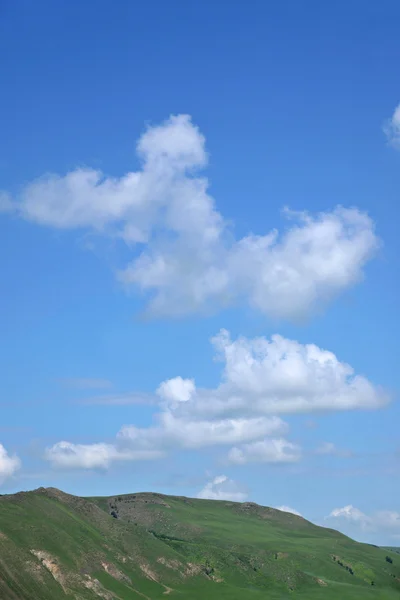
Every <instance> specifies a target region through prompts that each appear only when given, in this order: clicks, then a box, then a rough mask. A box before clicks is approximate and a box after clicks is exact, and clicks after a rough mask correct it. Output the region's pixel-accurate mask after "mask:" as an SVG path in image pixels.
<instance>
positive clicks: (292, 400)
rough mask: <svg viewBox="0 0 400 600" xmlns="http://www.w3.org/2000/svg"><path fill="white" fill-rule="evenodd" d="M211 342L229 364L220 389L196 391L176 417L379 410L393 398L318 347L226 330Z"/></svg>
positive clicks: (276, 337) (274, 336)
mask: <svg viewBox="0 0 400 600" xmlns="http://www.w3.org/2000/svg"><path fill="white" fill-rule="evenodd" d="M212 343H213V345H214V347H215V349H216V350H217V352H218V356H219V358H220V359H221V361H223V362H224V369H223V374H222V381H221V383H220V385H219V386H218V387H217V388H215V389H201V388H200V389H196V390H195V391H194V392H193V391H192V393H191V398H190V399H189V400H188V401H187V402H185V403H180V404H179V406H177V407H176V410H175V413H176V414H179V415H190V416H191V417H193V415H196V416H197V418H200V417H201V416H202V415H208V418H210V417H211V416H213V417H214V418H216V417H220V418H222V417H223V416H225V417H226V416H232V415H240V416H241V417H249V416H252V415H254V414H256V415H259V416H261V415H266V414H280V413H281V414H285V413H287V414H290V413H312V412H317V411H342V410H352V409H374V408H379V407H381V406H383V405H384V404H386V403H387V402H388V399H389V398H388V396H387V394H386V393H385V392H384V391H383V390H381V389H380V388H378V387H375V386H374V385H373V384H372V383H370V382H369V381H368V380H367V379H366V378H365V377H363V376H361V375H356V374H355V373H354V370H353V368H352V367H351V366H350V365H348V364H346V363H342V362H340V361H339V360H338V359H337V357H336V356H335V355H334V354H333V353H332V352H329V351H327V350H323V349H321V348H319V347H318V346H316V345H314V344H300V343H299V342H297V341H294V340H289V339H286V338H284V337H282V336H280V335H273V336H272V337H271V339H270V340H269V339H267V338H265V337H259V338H253V339H248V338H245V337H239V338H237V339H236V340H231V338H230V335H229V332H227V331H225V330H221V331H220V333H219V334H218V335H217V336H215V337H214V338H213V339H212Z"/></svg>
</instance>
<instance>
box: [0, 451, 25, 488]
mask: <svg viewBox="0 0 400 600" xmlns="http://www.w3.org/2000/svg"><path fill="white" fill-rule="evenodd" d="M20 467H21V461H20V459H19V458H18V456H16V455H15V454H14V455H12V456H10V455H9V454H8V452H7V450H6V449H5V448H4V446H3V445H2V444H0V485H1V484H2V483H3V482H4V481H5V480H6V479H8V478H9V477H12V476H13V475H14V473H15V472H16V471H17V470H18V469H19V468H20Z"/></svg>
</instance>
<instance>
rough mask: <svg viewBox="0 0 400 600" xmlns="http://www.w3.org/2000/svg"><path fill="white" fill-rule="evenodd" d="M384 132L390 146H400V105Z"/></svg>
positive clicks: (386, 124)
mask: <svg viewBox="0 0 400 600" xmlns="http://www.w3.org/2000/svg"><path fill="white" fill-rule="evenodd" d="M383 130H384V132H385V134H386V137H387V140H388V142H389V143H390V144H393V145H394V146H400V104H399V105H398V106H397V107H396V108H395V110H394V113H393V115H392V116H391V118H390V119H389V120H388V121H387V122H386V123H385V125H384V128H383Z"/></svg>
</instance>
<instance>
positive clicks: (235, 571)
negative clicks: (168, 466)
mask: <svg viewBox="0 0 400 600" xmlns="http://www.w3.org/2000/svg"><path fill="white" fill-rule="evenodd" d="M388 555H389V556H390V558H391V560H392V562H390V561H388V560H386V557H387V556H388ZM166 596H169V597H170V598H171V599H172V598H176V599H182V600H183V599H193V600H200V599H202V600H203V599H204V598H207V599H208V600H217V599H218V600H228V599H229V600H258V599H260V600H261V599H262V598H263V599H265V598H269V599H272V600H274V599H284V598H299V599H309V600H313V599H315V600H317V599H322V598H324V599H325V598H328V600H329V598H336V599H343V600H346V599H351V600H357V599H361V598H362V599H367V600H368V599H373V598H374V599H376V600H378V599H379V600H384V599H387V600H391V599H393V600H394V599H395V598H400V556H399V555H398V554H396V553H394V552H391V551H390V550H386V549H385V550H383V549H380V548H377V547H376V546H372V545H367V544H359V543H357V542H354V541H353V540H351V539H349V538H347V537H346V536H344V535H342V534H340V533H338V532H336V531H333V530H331V529H325V528H321V527H317V526H316V525H313V524H312V523H310V522H308V521H306V520H305V519H302V518H301V517H298V516H295V515H292V514H289V513H284V512H281V511H278V510H274V509H271V508H265V507H261V506H258V505H256V504H252V503H243V504H240V503H233V502H226V501H214V500H193V499H189V498H181V497H172V496H164V495H161V494H149V493H143V494H129V495H124V496H116V497H112V498H90V499H88V498H87V499H84V498H78V497H75V496H70V495H68V494H65V493H63V492H61V491H59V490H56V489H52V488H49V489H44V488H40V489H38V490H36V491H34V492H21V493H18V494H14V495H6V496H0V598H1V600H58V599H60V600H61V599H66V598H70V599H71V600H72V599H76V600H86V599H87V600H90V599H91V600H95V599H97V600H98V599H99V598H102V599H103V600H139V599H142V600H143V599H145V600H146V599H147V600H157V599H163V598H166Z"/></svg>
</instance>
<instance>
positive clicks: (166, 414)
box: [46, 330, 389, 468]
mask: <svg viewBox="0 0 400 600" xmlns="http://www.w3.org/2000/svg"><path fill="white" fill-rule="evenodd" d="M211 342H212V345H213V347H214V350H215V352H216V355H217V357H218V358H219V359H220V360H221V361H222V362H223V365H224V366H223V371H222V377H221V382H220V384H219V385H218V386H217V387H216V388H214V389H206V388H197V387H196V383H195V380H194V379H185V378H183V377H182V376H177V377H174V378H171V379H168V380H166V381H164V382H162V383H161V384H160V385H159V386H158V388H157V390H156V393H155V394H154V399H155V401H157V403H158V409H159V410H158V412H156V414H155V415H154V421H153V423H152V424H151V425H150V426H148V427H138V426H136V425H134V424H131V425H124V426H123V427H121V429H120V431H119V432H118V434H117V436H116V440H115V443H114V444H103V443H99V444H92V445H80V444H72V443H70V442H66V441H63V442H59V443H58V444H55V445H54V446H52V447H50V448H48V449H47V450H46V458H47V459H48V460H50V462H51V463H52V464H53V466H55V467H64V468H65V467H68V468H96V467H99V466H103V467H104V468H107V467H108V466H110V465H111V464H112V463H113V462H114V461H120V460H144V459H151V458H160V457H161V456H163V455H165V454H166V453H167V452H170V451H174V450H179V449H181V450H182V449H185V450H201V449H203V448H210V447H215V448H217V447H220V448H223V447H228V451H227V454H226V458H225V460H226V461H228V462H229V463H232V464H236V465H244V464H247V463H251V462H258V463H276V464H282V463H290V462H297V461H299V460H300V459H301V456H302V451H301V448H300V446H299V445H298V444H295V443H293V442H291V441H289V440H288V439H286V436H287V434H288V432H289V427H288V425H287V423H285V421H283V420H282V418H281V416H280V415H284V414H295V413H315V412H327V411H348V410H362V409H365V410H372V409H377V408H380V407H382V406H384V405H385V404H386V403H387V402H388V401H389V397H388V395H387V394H386V393H385V391H384V390H381V389H380V388H378V387H376V386H374V385H373V384H372V383H371V382H369V381H368V380H367V379H366V378H365V377H363V376H360V375H357V374H355V373H354V370H353V369H352V367H351V366H350V365H347V364H345V363H342V362H340V361H339V360H338V359H337V357H336V356H335V355H334V354H333V353H332V352H329V351H327V350H323V349H321V348H319V347H318V346H316V345H314V344H300V343H299V342H297V341H294V340H289V339H286V338H284V337H282V336H278V335H273V336H271V338H270V339H267V338H265V337H258V338H253V339H249V338H245V337H243V336H241V337H238V338H237V339H236V340H232V339H231V337H230V334H229V332H228V331H226V330H221V331H220V332H219V333H218V334H217V335H216V336H215V337H214V338H212V340H211ZM318 451H319V452H320V453H321V454H332V453H338V452H340V451H339V450H337V449H336V448H335V447H334V446H333V445H332V444H325V445H323V446H321V447H320V448H319V449H318ZM346 452H347V451H346ZM96 455H98V457H99V458H98V463H99V464H97V459H96V458H95V456H96Z"/></svg>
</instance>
